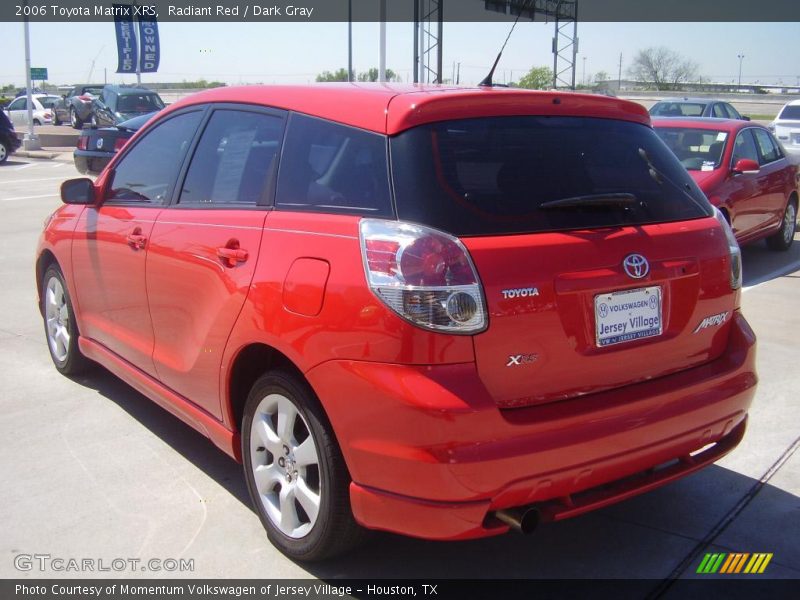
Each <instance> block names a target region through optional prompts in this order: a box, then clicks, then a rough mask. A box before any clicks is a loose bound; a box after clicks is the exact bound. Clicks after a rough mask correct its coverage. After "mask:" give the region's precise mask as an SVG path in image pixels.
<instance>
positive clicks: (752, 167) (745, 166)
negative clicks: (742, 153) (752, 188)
mask: <svg viewBox="0 0 800 600" xmlns="http://www.w3.org/2000/svg"><path fill="white" fill-rule="evenodd" d="M759 169H760V167H759V166H758V163H757V162H756V161H754V160H752V159H750V158H740V159H739V160H737V161H736V164H735V165H734V167H733V173H734V174H735V175H742V174H752V173H758V171H759Z"/></svg>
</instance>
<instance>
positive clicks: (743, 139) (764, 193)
mask: <svg viewBox="0 0 800 600" xmlns="http://www.w3.org/2000/svg"><path fill="white" fill-rule="evenodd" d="M744 158H747V159H750V160H754V161H755V162H757V163H758V162H759V155H758V150H757V148H756V143H755V139H754V138H753V133H752V128H747V129H742V130H741V131H740V132H739V133H738V134H737V135H736V139H735V141H734V146H733V156H732V158H731V176H730V179H729V180H728V184H727V185H726V186H725V187H726V188H727V190H726V191H727V198H728V205H729V206H730V208H731V219H732V221H731V225H732V226H733V231H734V233H735V234H736V237H737V239H740V240H742V241H744V240H746V239H747V238H749V237H750V236H752V235H753V234H754V233H756V232H758V231H759V230H760V229H761V228H762V227H763V226H764V222H765V220H766V219H767V218H768V217H769V215H768V214H765V211H766V207H767V206H768V204H769V198H768V195H769V192H768V189H769V188H768V184H767V180H768V174H767V173H765V172H764V171H763V170H760V171H759V172H758V173H735V172H733V168H734V167H735V166H736V163H737V162H738V161H739V160H741V159H744Z"/></svg>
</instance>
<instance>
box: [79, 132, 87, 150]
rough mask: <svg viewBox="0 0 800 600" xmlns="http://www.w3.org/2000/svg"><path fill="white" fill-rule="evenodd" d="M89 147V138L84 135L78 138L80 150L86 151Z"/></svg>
mask: <svg viewBox="0 0 800 600" xmlns="http://www.w3.org/2000/svg"><path fill="white" fill-rule="evenodd" d="M88 147H89V138H88V137H87V136H85V135H82V136H80V137H79V138H78V150H86V148H88Z"/></svg>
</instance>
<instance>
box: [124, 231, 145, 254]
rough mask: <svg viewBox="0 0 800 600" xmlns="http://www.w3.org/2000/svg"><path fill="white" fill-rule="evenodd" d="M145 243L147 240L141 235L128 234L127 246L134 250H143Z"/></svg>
mask: <svg viewBox="0 0 800 600" xmlns="http://www.w3.org/2000/svg"><path fill="white" fill-rule="evenodd" d="M146 243H147V238H146V237H145V236H143V235H142V234H141V233H129V234H128V245H129V246H130V247H131V248H133V249H134V250H144V246H145V244H146Z"/></svg>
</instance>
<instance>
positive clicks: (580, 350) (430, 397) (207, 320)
mask: <svg viewBox="0 0 800 600" xmlns="http://www.w3.org/2000/svg"><path fill="white" fill-rule="evenodd" d="M278 157H280V168H278V167H277V161H278ZM61 196H62V200H63V201H64V202H65V205H64V206H62V207H61V208H60V209H58V210H57V211H56V212H55V213H54V215H53V216H52V218H51V219H50V220H49V221H48V222H47V224H46V226H45V229H44V232H43V234H42V236H41V239H40V242H39V246H38V252H37V261H36V278H37V281H38V282H39V294H40V296H39V297H40V308H41V312H42V315H43V320H44V323H45V333H46V339H47V345H48V348H49V350H50V354H51V357H52V359H53V362H54V364H55V367H56V369H58V370H59V371H60V372H61V373H65V374H73V373H76V372H79V371H80V370H81V369H82V368H85V367H86V366H87V363H88V361H96V362H98V363H100V364H102V365H104V366H105V367H107V368H108V369H109V370H111V371H112V372H113V373H115V374H116V375H118V376H120V377H121V378H123V379H124V380H125V381H127V382H129V383H131V384H132V385H134V386H135V387H136V389H138V390H140V391H141V392H142V393H144V394H146V395H147V396H149V397H150V398H151V399H153V400H154V401H155V402H157V403H159V404H160V405H161V406H163V407H165V408H166V409H167V410H168V411H170V412H171V413H173V414H174V415H176V416H178V417H179V418H181V419H183V420H184V421H186V422H187V423H189V424H190V425H191V426H193V427H194V428H196V429H197V430H198V431H200V432H202V433H203V434H204V435H206V436H208V437H209V438H210V439H211V440H212V441H213V442H214V443H215V444H216V445H217V446H218V447H220V448H221V449H222V450H223V451H225V452H226V453H228V454H229V455H230V456H232V457H234V458H236V459H237V460H241V461H242V462H243V463H244V474H245V478H246V480H247V485H248V489H249V491H250V494H251V497H252V499H253V503H254V506H255V510H256V511H257V513H258V515H259V517H260V519H261V522H262V523H263V525H264V527H265V528H266V530H267V534H268V536H269V538H270V539H271V540H272V541H273V543H274V544H275V545H276V546H277V547H278V548H279V549H280V550H282V551H283V552H285V553H286V554H287V555H289V556H291V557H293V558H294V559H297V560H312V559H320V558H323V557H325V556H331V555H334V554H336V553H339V552H343V551H345V550H346V549H347V548H349V547H351V546H352V545H353V544H355V543H356V542H357V541H358V540H359V539H360V538H361V536H362V534H363V531H364V529H378V530H386V531H392V532H397V533H402V534H406V535H412V536H415V537H420V538H426V539H438V540H456V539H468V538H475V537H482V536H490V535H497V534H501V533H504V532H507V531H508V530H509V529H517V530H521V531H524V532H530V531H531V530H532V529H533V528H534V527H535V525H536V523H537V522H538V521H539V520H542V521H548V520H559V519H563V518H567V517H570V516H574V515H578V514H581V513H583V512H586V511H589V510H592V509H594V508H598V507H601V506H606V505H608V504H611V503H613V502H617V501H620V500H623V499H625V498H628V497H630V496H633V495H635V494H638V493H642V492H644V491H646V490H650V489H653V488H655V487H658V486H660V485H663V484H666V483H667V482H669V481H672V480H674V479H677V478H679V477H681V476H684V475H687V474H689V473H692V472H694V471H696V470H698V469H700V468H702V467H704V466H706V465H708V464H711V463H713V462H714V461H716V460H717V459H719V458H720V457H721V456H723V455H725V454H726V453H728V452H729V451H730V450H732V449H733V448H734V447H735V446H736V445H737V444H738V443H739V441H740V440H741V439H742V436H743V434H744V431H745V427H746V423H747V413H748V408H749V406H750V403H751V401H752V398H753V395H754V391H755V385H756V380H757V378H756V373H755V353H754V352H755V337H754V335H753V332H752V330H751V329H750V327H749V326H748V324H747V321H746V320H745V318H744V317H743V316H742V314H741V312H740V308H739V303H740V295H741V294H740V287H741V282H742V281H741V256H740V250H739V247H738V245H737V243H736V240H735V239H734V237H733V233H732V232H731V229H730V227H729V226H728V224H727V222H726V221H725V219H724V218H723V217H722V216H721V214H720V213H719V211H717V210H716V209H714V207H712V206H711V204H710V203H709V202H708V200H707V199H706V198H705V196H704V195H703V193H702V192H701V191H700V189H699V188H698V187H697V185H696V184H695V182H694V180H693V179H692V178H691V177H690V176H689V174H688V173H687V171H686V170H685V169H684V168H683V167H681V165H680V163H679V161H678V160H677V159H676V158H675V156H674V155H673V154H672V153H670V152H669V150H668V149H667V148H666V147H665V146H664V144H663V143H662V142H661V141H660V140H659V138H658V136H657V135H656V134H655V132H654V131H653V129H652V127H651V126H650V117H649V115H648V114H647V111H646V110H645V109H644V108H643V107H641V106H640V105H638V104H635V103H632V102H627V101H624V100H617V99H613V98H607V97H603V96H598V95H583V94H574V95H573V94H563V93H562V92H534V91H528V90H519V89H498V88H482V89H463V88H446V87H436V86H434V87H431V88H420V87H414V86H402V85H387V84H376V85H369V84H358V85H357V86H356V85H352V84H328V85H324V84H323V85H316V86H268V87H263V86H250V87H243V88H235V87H230V88H229V87H224V88H217V89H214V90H209V91H204V92H200V93H197V94H193V95H191V96H187V97H186V98H184V99H182V100H180V101H179V102H176V103H175V104H173V105H171V106H169V107H167V108H166V109H165V110H163V111H161V112H160V113H159V114H157V115H156V116H155V117H153V119H151V120H150V121H149V122H148V123H147V124H146V125H145V126H144V127H143V128H142V129H140V130H139V131H138V132H137V133H136V134H135V135H134V136H133V137H132V138H131V139H130V141H129V142H128V143H127V144H126V145H125V147H124V148H123V149H122V150H121V151H120V152H118V153H117V154H116V155H115V156H114V158H113V159H112V160H111V162H109V164H108V166H107V167H106V168H105V170H104V171H103V172H102V173H101V174H100V176H99V177H98V178H97V179H96V180H95V181H94V182H93V181H91V180H89V179H74V180H70V181H67V182H65V183H64V184H63V185H62V188H61Z"/></svg>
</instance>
